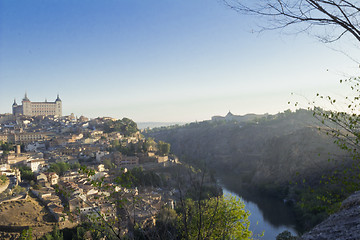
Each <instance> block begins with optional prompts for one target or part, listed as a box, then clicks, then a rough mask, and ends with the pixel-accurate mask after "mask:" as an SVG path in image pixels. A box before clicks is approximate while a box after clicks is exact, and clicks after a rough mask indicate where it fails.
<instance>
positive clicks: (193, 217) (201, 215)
mask: <svg viewBox="0 0 360 240" xmlns="http://www.w3.org/2000/svg"><path fill="white" fill-rule="evenodd" d="M244 208H245V205H244V203H243V202H242V201H241V200H239V199H236V198H235V197H233V196H228V197H217V198H210V199H206V200H201V201H198V202H196V201H193V200H191V199H187V200H186V202H185V203H184V206H182V209H179V210H178V211H179V218H178V224H179V233H180V235H181V239H251V237H252V232H251V231H250V230H249V225H250V222H249V220H248V217H249V215H250V213H249V212H247V211H246V210H245V209H244Z"/></svg>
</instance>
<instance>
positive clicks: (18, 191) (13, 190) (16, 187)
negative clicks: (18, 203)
mask: <svg viewBox="0 0 360 240" xmlns="http://www.w3.org/2000/svg"><path fill="white" fill-rule="evenodd" d="M25 191H26V188H23V187H20V186H19V185H17V186H15V187H14V188H13V189H12V193H13V194H19V193H22V192H25Z"/></svg>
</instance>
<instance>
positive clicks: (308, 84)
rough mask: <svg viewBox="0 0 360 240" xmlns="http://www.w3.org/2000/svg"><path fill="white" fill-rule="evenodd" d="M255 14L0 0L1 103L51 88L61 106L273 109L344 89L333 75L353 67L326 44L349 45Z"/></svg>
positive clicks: (126, 2) (169, 117)
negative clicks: (277, 27) (262, 28)
mask: <svg viewBox="0 0 360 240" xmlns="http://www.w3.org/2000/svg"><path fill="white" fill-rule="evenodd" d="M264 23H265V22H264V20H259V19H258V18H256V17H251V16H242V15H240V14H239V13H236V12H234V11H232V10H230V9H228V8H227V7H226V6H224V4H223V3H222V1H221V0H191V1H190V0H157V1H155V0H153V1H151V0H147V1H145V0H117V1H115V0H106V1H104V0H83V1H70V0H61V1H60V0H29V1H20V0H2V1H0V113H7V112H11V104H12V102H13V99H14V98H16V100H17V101H18V103H19V102H20V101H21V99H22V97H23V95H24V93H25V91H26V92H27V93H28V97H29V98H30V100H32V101H43V100H44V99H45V98H47V99H48V100H49V101H53V100H55V98H56V94H57V93H59V94H60V97H61V99H62V100H63V113H64V114H66V115H67V114H70V113H74V114H75V115H77V116H80V115H85V116H88V117H97V116H112V117H116V118H122V117H130V118H132V119H134V120H135V121H139V122H141V121H162V122H166V121H171V122H179V121H187V122H189V121H195V120H197V121H201V120H204V119H210V117H211V116H213V115H225V114H226V113H227V112H228V111H229V110H231V111H232V112H233V113H234V114H246V113H265V112H268V113H277V112H279V111H283V110H285V109H287V108H289V105H288V104H287V102H288V101H295V100H294V97H293V96H291V92H294V93H296V96H305V97H307V98H312V97H313V96H314V95H315V93H316V92H325V93H329V94H339V95H340V96H341V95H344V94H346V93H342V90H339V88H340V87H341V85H339V83H338V82H339V79H340V78H343V74H350V75H354V74H357V73H358V65H357V64H356V63H355V62H353V61H351V60H350V59H349V58H348V57H346V56H345V55H344V54H342V53H339V52H338V51H334V50H332V49H331V48H332V47H335V48H336V49H344V51H346V52H347V53H348V54H353V53H354V52H353V51H354V48H353V47H352V46H351V44H348V42H345V41H342V42H340V43H337V44H336V45H335V46H331V48H329V47H328V46H326V45H325V44H323V43H321V42H319V41H317V40H316V39H315V38H313V37H311V36H308V35H307V34H287V31H285V32H284V31H267V32H263V33H261V34H259V33H256V32H254V30H255V31H256V30H257V29H258V25H259V24H260V25H261V24H264ZM290 30H291V29H290ZM357 53H358V52H357ZM344 91H345V90H344Z"/></svg>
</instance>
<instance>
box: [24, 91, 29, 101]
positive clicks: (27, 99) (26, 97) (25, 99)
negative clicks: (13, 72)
mask: <svg viewBox="0 0 360 240" xmlns="http://www.w3.org/2000/svg"><path fill="white" fill-rule="evenodd" d="M23 101H29V102H30V100H29V98H28V96H27V92H25V97H24V99H23Z"/></svg>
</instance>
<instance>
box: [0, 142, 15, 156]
mask: <svg viewBox="0 0 360 240" xmlns="http://www.w3.org/2000/svg"><path fill="white" fill-rule="evenodd" d="M0 149H1V150H3V155H4V156H6V155H8V154H9V152H10V151H12V150H13V149H14V145H13V144H10V143H8V142H3V141H0Z"/></svg>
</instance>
